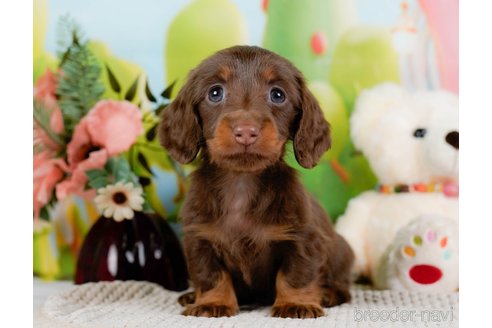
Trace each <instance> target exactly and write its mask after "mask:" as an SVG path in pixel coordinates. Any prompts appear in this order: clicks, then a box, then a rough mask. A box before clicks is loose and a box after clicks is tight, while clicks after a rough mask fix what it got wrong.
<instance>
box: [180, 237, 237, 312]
mask: <svg viewBox="0 0 492 328" xmlns="http://www.w3.org/2000/svg"><path fill="white" fill-rule="evenodd" d="M185 250H186V255H187V261H188V268H189V271H190V278H191V281H192V283H193V286H194V287H195V299H194V300H193V303H188V305H187V306H186V308H185V309H184V311H183V312H182V314H183V315H193V316H199V317H223V316H227V317H229V316H232V315H235V314H236V313H237V312H238V311H239V307H238V304H237V299H236V294H235V293H234V287H233V285H232V280H231V277H230V275H229V273H228V272H227V271H226V270H224V268H223V267H222V266H221V265H220V263H221V262H220V261H219V259H218V258H217V255H216V254H215V252H214V250H213V248H212V246H211V245H210V243H209V242H207V241H203V240H202V241H197V240H190V238H186V237H185ZM185 295H186V294H185ZM185 295H183V297H184V296H185ZM184 298H187V297H184ZM190 300H191V298H189V299H188V301H190ZM182 301H185V299H182Z"/></svg>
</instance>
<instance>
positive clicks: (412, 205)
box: [336, 83, 459, 292]
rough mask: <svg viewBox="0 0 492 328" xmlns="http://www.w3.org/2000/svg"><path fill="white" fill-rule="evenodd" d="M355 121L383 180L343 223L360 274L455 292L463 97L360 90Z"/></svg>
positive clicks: (385, 283) (395, 284)
mask: <svg viewBox="0 0 492 328" xmlns="http://www.w3.org/2000/svg"><path fill="white" fill-rule="evenodd" d="M350 125H351V136H352V140H353V142H354V145H355V147H356V148H358V149H360V150H361V151H362V153H363V154H364V155H365V156H366V157H367V159H368V161H369V163H370V165H371V167H372V169H373V171H374V173H375V174H376V176H377V178H378V179H379V186H378V187H377V188H376V190H372V191H366V192H364V193H362V194H360V195H359V196H357V197H356V198H354V199H352V200H351V201H350V202H349V204H348V207H347V210H346V212H345V214H344V215H342V216H341V217H340V218H339V219H338V221H337V225H336V229H337V231H338V232H339V233H340V234H341V235H342V236H343V237H345V239H346V240H347V241H348V242H349V244H350V245H351V246H352V248H353V250H354V252H355V256H356V261H355V267H354V270H355V274H356V275H357V276H366V277H369V278H371V280H372V281H373V283H374V284H375V285H376V287H379V288H391V289H411V290H427V291H438V292H441V291H442V292H444V291H453V290H456V289H457V288H458V214H459V213H458V193H459V191H458V166H459V160H458V157H459V128H458V99H457V97H456V96H455V95H453V94H451V93H448V92H446V91H419V92H414V93H411V92H408V91H406V90H405V89H403V88H402V87H401V86H399V85H396V84H389V83H386V84H382V85H379V86H376V87H375V88H373V89H370V90H366V91H364V92H363V93H362V94H361V95H360V97H359V98H358V100H357V103H356V106H355V109H354V112H353V113H352V116H351V118H350Z"/></svg>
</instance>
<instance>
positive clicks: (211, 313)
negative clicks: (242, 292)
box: [182, 303, 238, 318]
mask: <svg viewBox="0 0 492 328" xmlns="http://www.w3.org/2000/svg"><path fill="white" fill-rule="evenodd" d="M237 311H238V309H237V308H233V307H230V306H228V305H224V304H216V303H208V304H190V305H188V306H187V307H186V309H185V310H184V311H183V313H182V314H183V315H192V316H195V317H209V318H210V317H231V316H233V315H235V314H236V313H237Z"/></svg>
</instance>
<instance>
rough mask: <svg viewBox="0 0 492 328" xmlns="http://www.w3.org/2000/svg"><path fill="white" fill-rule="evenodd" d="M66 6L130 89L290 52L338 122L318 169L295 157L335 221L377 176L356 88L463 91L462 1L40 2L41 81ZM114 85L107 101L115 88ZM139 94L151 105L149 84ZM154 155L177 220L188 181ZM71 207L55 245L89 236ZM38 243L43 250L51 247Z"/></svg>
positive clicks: (160, 206) (52, 61)
mask: <svg viewBox="0 0 492 328" xmlns="http://www.w3.org/2000/svg"><path fill="white" fill-rule="evenodd" d="M66 14H68V15H69V16H70V17H72V18H73V19H74V20H75V21H76V22H77V23H78V24H79V25H80V27H81V29H82V31H84V34H85V36H86V38H87V39H89V40H90V41H91V49H92V51H93V52H94V54H95V56H96V57H97V59H98V60H99V61H100V62H101V63H104V64H105V65H108V66H110V67H111V70H112V71H113V72H114V73H115V75H116V76H117V78H118V80H119V81H120V83H121V85H122V87H123V88H124V89H127V88H128V87H129V86H130V85H131V84H132V83H133V81H134V80H135V78H136V77H138V76H140V77H141V78H143V79H145V78H146V79H148V81H149V85H150V88H151V90H152V92H154V94H158V93H160V92H161V91H162V90H164V89H165V88H166V87H167V86H169V85H170V84H172V83H173V82H176V85H175V88H174V91H173V93H172V96H174V95H175V94H176V91H177V90H178V89H179V87H180V86H181V85H182V83H183V81H184V79H185V78H186V74H187V72H188V71H189V70H190V69H191V68H193V67H194V66H195V65H196V64H198V63H199V62H200V60H202V59H204V58H205V57H207V56H208V55H210V54H212V53H213V52H215V51H217V50H219V49H222V48H224V47H228V46H232V45H235V44H250V45H258V46H262V47H265V48H267V49H270V50H272V51H275V52H277V53H279V54H280V55H283V56H284V57H286V58H288V59H289V60H291V61H292V62H293V63H294V64H295V65H296V66H297V67H298V68H299V69H301V70H302V71H303V73H304V74H305V76H306V78H307V80H308V83H309V87H310V89H311V91H312V92H313V93H314V94H315V96H316V97H317V98H318V101H319V102H320V104H321V107H322V109H323V111H324V113H325V116H326V118H327V119H328V120H329V121H330V122H331V124H332V128H333V139H334V144H333V149H332V150H331V151H329V152H327V153H326V154H325V155H324V156H323V158H322V160H321V162H320V163H319V165H318V166H317V167H316V168H315V169H312V170H304V169H302V168H301V167H299V166H298V165H297V163H296V162H295V161H294V160H293V158H291V157H290V156H289V157H288V158H287V160H288V162H289V163H290V164H291V165H292V166H294V167H296V168H297V169H298V170H299V171H300V172H301V178H302V180H303V182H304V184H305V185H306V187H307V188H308V189H309V190H310V191H311V192H312V193H313V194H314V195H315V197H316V198H318V200H319V201H320V202H321V204H322V205H323V207H324V208H325V209H326V210H327V211H328V213H329V214H330V216H331V217H332V219H333V220H336V218H337V217H338V216H339V215H340V214H342V213H343V212H344V210H345V208H346V205H347V203H348V201H349V200H350V199H351V198H353V197H355V196H357V195H358V194H360V193H361V192H362V191H365V190H368V189H371V188H374V186H375V185H376V183H377V181H376V179H375V176H374V174H373V172H372V171H371V169H370V167H369V165H368V163H367V161H366V159H365V158H364V157H363V156H362V155H361V154H360V152H358V151H357V150H356V149H354V147H353V145H352V142H351V140H350V131H349V126H348V120H349V117H350V113H351V111H352V109H353V106H354V102H355V100H356V98H357V96H358V94H360V92H361V91H362V90H364V89H365V88H370V87H372V86H375V85H377V84H380V83H383V82H388V81H391V82H396V83H400V84H401V85H403V86H405V87H406V88H407V89H409V90H416V89H428V90H434V89H438V88H444V89H447V90H450V91H452V92H454V93H458V0H303V1H301V0H173V1H171V0H162V1H156V0H140V1H117V0H104V1H101V0H98V1H96V0H85V1H76V0H34V54H33V60H34V66H33V69H34V71H33V73H34V76H33V80H34V81H36V79H37V78H38V77H39V76H40V75H41V74H42V73H43V72H44V71H45V70H46V68H51V69H54V68H55V67H56V63H57V59H56V54H57V52H58V51H59V50H61V49H59V47H58V45H57V39H58V34H59V28H58V22H59V19H60V17H62V16H63V15H66ZM102 79H103V81H104V82H105V83H106V84H108V82H107V77H102ZM107 90H109V91H107V93H106V94H105V97H107V98H111V97H114V96H115V95H113V94H111V91H110V88H109V87H108V88H107ZM138 94H139V97H138V99H139V100H140V101H141V102H142V103H143V106H145V102H146V100H145V96H144V92H143V83H140V86H139V92H138ZM148 156H150V157H152V156H154V157H156V160H155V161H153V163H155V166H153V167H152V169H153V170H154V172H155V173H156V177H155V178H154V179H153V184H152V186H153V188H154V189H152V190H150V191H149V190H147V192H150V193H151V198H152V199H153V205H154V209H155V210H156V211H157V212H159V213H160V214H162V215H163V216H164V217H166V218H167V219H169V220H170V221H176V213H177V210H178V209H179V205H180V203H179V201H177V199H182V197H178V196H182V195H181V193H182V192H183V190H182V185H181V180H180V177H179V175H178V174H177V173H176V170H175V168H166V167H165V165H159V159H158V158H157V157H158V156H161V155H160V153H156V154H148ZM151 165H152V161H151ZM183 169H184V170H185V171H186V170H191V169H192V167H185V168H183ZM63 211H64V213H65V218H64V219H62V220H61V221H62V225H64V226H65V227H67V226H69V227H72V228H64V229H61V230H60V229H58V230H57V231H58V236H57V238H58V245H60V243H62V244H63V241H66V242H65V243H66V244H67V245H73V243H74V237H73V236H72V235H74V236H77V235H79V236H82V237H83V235H84V234H85V232H86V231H87V230H88V229H89V227H90V225H91V224H92V221H91V219H89V218H88V217H89V216H90V215H89V214H87V213H90V212H91V211H94V209H93V208H92V207H91V206H90V205H88V204H83V203H80V202H77V201H75V202H74V204H72V205H71V206H68V207H67V208H66V209H63V210H62V212H63ZM81 227H82V228H81ZM70 229H72V230H73V231H75V233H74V232H73V231H72V230H70ZM63 231H65V232H66V231H72V235H70V236H68V237H67V235H66V233H65V234H63ZM77 232H78V233H77ZM70 238H71V239H70ZM75 239H77V238H75ZM60 240H61V241H62V242H60ZM36 242H37V241H36V239H35V246H34V247H35V249H36V247H38V248H39V249H42V248H47V247H48V245H47V244H42V243H46V241H44V240H43V241H39V240H38V242H39V243H40V244H39V245H38V246H36ZM76 242H77V243H78V244H79V243H80V242H81V239H80V238H78V239H77V241H76ZM57 256H59V255H57ZM70 265H73V264H71V263H68V264H67V266H70Z"/></svg>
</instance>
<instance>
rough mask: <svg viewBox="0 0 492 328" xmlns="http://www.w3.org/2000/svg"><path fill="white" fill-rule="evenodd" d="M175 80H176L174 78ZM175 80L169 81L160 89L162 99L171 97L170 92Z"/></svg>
mask: <svg viewBox="0 0 492 328" xmlns="http://www.w3.org/2000/svg"><path fill="white" fill-rule="evenodd" d="M176 81H177V80H176ZM176 81H174V82H173V83H171V84H170V85H169V86H168V87H167V88H166V90H164V91H162V93H161V96H162V98H164V99H171V93H172V92H173V88H174V85H175V84H176Z"/></svg>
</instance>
